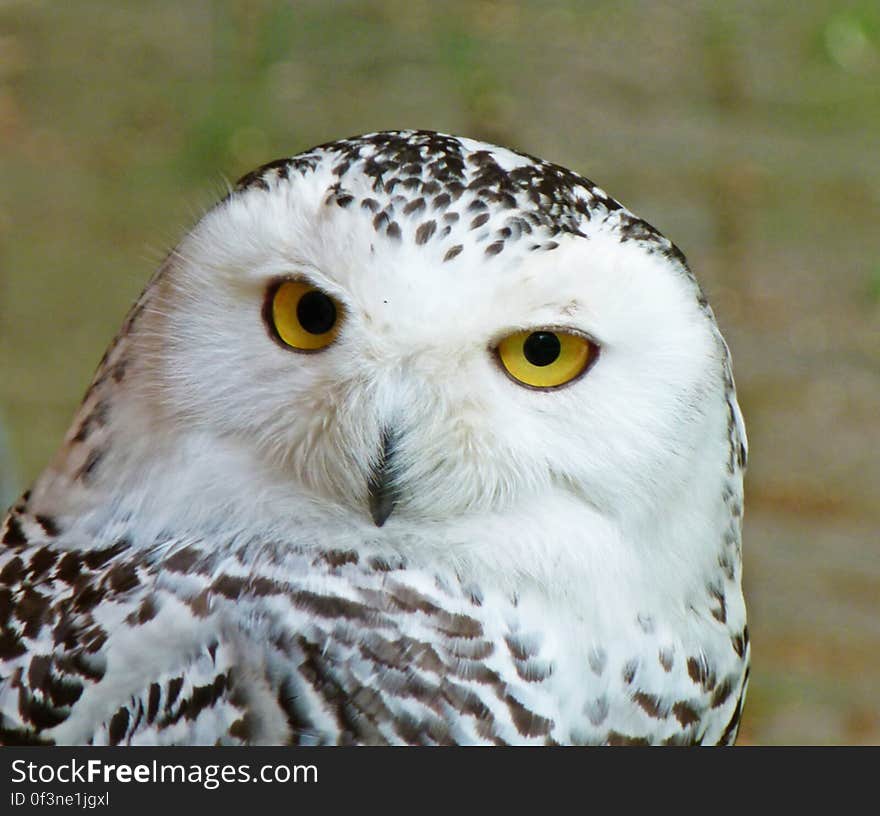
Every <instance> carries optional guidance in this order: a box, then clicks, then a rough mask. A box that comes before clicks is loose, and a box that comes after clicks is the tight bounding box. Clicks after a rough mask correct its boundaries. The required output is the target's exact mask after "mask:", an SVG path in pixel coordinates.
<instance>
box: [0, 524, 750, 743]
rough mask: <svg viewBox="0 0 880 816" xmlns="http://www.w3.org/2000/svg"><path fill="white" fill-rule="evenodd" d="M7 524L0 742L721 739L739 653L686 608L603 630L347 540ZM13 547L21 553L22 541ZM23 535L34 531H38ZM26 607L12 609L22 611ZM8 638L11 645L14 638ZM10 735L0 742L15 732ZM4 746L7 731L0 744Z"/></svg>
mask: <svg viewBox="0 0 880 816" xmlns="http://www.w3.org/2000/svg"><path fill="white" fill-rule="evenodd" d="M39 524H40V522H39V521H38V520H36V519H34V518H33V517H31V516H28V515H27V514H21V515H19V516H16V515H13V516H11V517H10V519H8V520H7V530H6V537H7V538H8V539H9V540H10V542H12V543H13V544H15V543H16V537H18V539H20V540H18V541H17V544H18V546H17V547H15V546H13V547H7V551H6V557H5V562H4V566H3V575H4V577H5V579H7V586H8V584H9V582H10V581H11V580H17V582H18V583H17V585H14V586H11V587H8V588H9V589H11V591H12V593H13V594H17V596H18V597H20V598H21V599H24V600H25V601H26V603H25V604H23V605H22V604H20V605H19V611H18V612H17V617H18V620H15V619H13V620H10V621H8V622H7V627H8V628H7V636H6V639H7V641H9V642H8V643H6V644H5V645H6V647H8V649H7V651H8V654H6V655H5V657H6V661H5V662H4V674H5V675H7V678H6V679H7V683H6V684H5V687H4V694H3V696H2V712H3V717H4V731H5V732H6V733H8V734H13V733H18V734H19V737H20V738H21V739H23V737H21V735H23V734H30V735H31V736H32V737H33V739H35V740H52V741H57V742H60V743H65V742H83V741H92V742H95V743H97V744H107V743H110V744H157V743H158V744H166V743H177V744H180V743H201V744H206V743H214V742H220V743H242V742H243V743H262V742H272V743H278V742H287V743H293V744H306V745H308V744H361V743H366V744H388V743H391V744H399V743H404V744H450V743H451V744H556V743H560V744H569V743H576V744H577V743H579V744H601V743H635V744H641V743H647V742H652V743H653V742H664V741H665V742H672V743H692V742H703V741H711V742H719V741H721V742H729V741H731V740H732V739H733V737H734V736H735V732H736V727H737V724H738V719H739V712H740V705H741V697H742V693H743V690H744V681H745V677H744V672H745V667H746V663H747V643H743V642H742V639H741V638H740V640H739V641H737V636H736V635H735V634H733V630H734V628H735V627H731V626H730V625H728V623H730V622H722V621H720V620H719V619H718V618H717V617H714V618H713V617H712V616H711V615H709V614H706V615H703V616H702V617H701V616H700V615H699V613H698V612H697V610H694V621H695V625H694V627H693V628H692V632H693V635H690V636H688V637H681V636H680V633H678V634H677V633H675V632H672V631H671V630H670V629H669V627H668V626H666V624H665V622H664V621H662V620H659V619H656V618H652V617H651V616H650V615H649V614H647V613H643V614H641V615H637V616H636V617H634V618H633V620H619V621H618V622H617V624H616V626H615V627H614V630H613V631H597V629H596V627H595V622H593V623H592V624H591V622H589V621H585V620H577V619H576V618H575V617H574V616H573V615H572V614H570V613H566V612H565V611H564V610H563V609H562V608H560V607H554V605H553V604H552V603H550V602H548V600H547V599H546V598H545V597H542V596H541V595H540V594H536V593H530V592H529V591H520V592H502V591H501V590H499V589H493V588H491V587H489V586H481V585H480V582H479V581H473V580H470V581H463V580H462V579H461V578H460V577H459V576H457V575H456V574H455V573H454V572H450V571H445V572H444V571H436V570H434V571H431V570H424V569H417V568H411V567H409V566H408V565H407V563H406V560H405V559H404V558H401V557H393V556H388V555H380V554H369V553H366V552H358V551H356V550H353V549H352V550H340V549H326V548H320V547H302V548H284V549H281V548H279V547H278V542H273V543H272V544H271V545H260V544H258V543H256V544H255V543H254V542H248V543H247V544H245V545H242V546H241V547H240V548H238V549H237V550H235V549H233V550H231V551H228V552H226V553H224V554H222V555H218V554H217V553H216V552H212V551H211V549H210V548H208V547H207V546H206V545H205V544H204V543H201V542H191V543H186V544H185V543H181V542H177V541H175V542H173V543H170V544H169V543H166V544H165V545H162V557H161V558H160V559H159V558H156V557H155V556H153V557H150V556H146V557H145V554H144V552H143V551H137V552H135V551H133V550H131V549H129V548H127V547H126V546H125V545H124V543H119V542H118V541H117V542H116V543H115V544H110V543H108V546H106V547H92V548H89V549H87V550H82V551H80V550H76V549H71V548H70V544H69V542H64V541H63V537H62V542H61V547H58V548H57V549H56V546H55V545H54V544H53V542H52V541H51V539H50V538H49V537H48V536H46V534H45V530H42V531H41V529H40V527H39ZM27 538H30V539H31V540H29V541H26V540H25V539H27ZM41 539H42V540H41ZM22 607H23V608H24V611H25V612H26V611H27V610H30V612H29V615H26V614H23V609H22ZM25 647H26V648H25ZM7 739H10V740H13V738H12V737H7ZM13 741H14V740H13Z"/></svg>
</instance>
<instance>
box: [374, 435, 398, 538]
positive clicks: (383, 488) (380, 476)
mask: <svg viewBox="0 0 880 816" xmlns="http://www.w3.org/2000/svg"><path fill="white" fill-rule="evenodd" d="M393 456H394V438H393V436H392V434H391V432H390V431H388V430H385V431H383V433H382V450H381V452H380V453H379V461H378V462H376V467H375V468H373V472H372V474H371V476H370V481H369V483H368V485H367V489H368V491H369V495H370V515H371V516H372V517H373V521H374V522H375V523H376V526H377V527H381V526H382V525H383V524H384V523H385V522H386V521H387V520H388V516H390V515H391V511H392V510H394V505H395V503H396V502H397V490H396V488H395V485H394V480H393V476H392V472H391V460H392V458H393Z"/></svg>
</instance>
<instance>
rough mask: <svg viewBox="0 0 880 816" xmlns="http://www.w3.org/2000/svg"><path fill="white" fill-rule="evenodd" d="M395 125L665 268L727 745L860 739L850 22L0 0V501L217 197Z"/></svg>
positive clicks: (687, 5) (870, 265)
mask: <svg viewBox="0 0 880 816" xmlns="http://www.w3.org/2000/svg"><path fill="white" fill-rule="evenodd" d="M403 127H421V128H430V129H434V130H443V131H448V132H453V133H459V134H464V135H470V136H475V137H482V138H485V139H488V140H491V141H497V142H500V143H503V144H507V145H510V146H513V147H517V148H520V149H523V150H526V151H527V152H530V153H535V154H538V155H540V156H543V157H545V158H548V159H551V160H553V161H556V162H559V163H561V164H564V165H567V166H570V167H572V168H574V169H577V170H579V171H580V172H582V173H583V174H585V175H587V176H589V177H590V178H592V179H594V180H595V181H596V182H597V183H599V184H600V185H601V186H602V187H604V188H605V189H607V190H608V191H609V192H610V193H611V194H612V195H614V196H615V197H617V198H619V199H620V200H621V201H622V202H623V203H624V204H626V205H627V206H629V207H630V208H631V209H633V210H635V211H636V212H637V213H638V214H640V215H641V216H643V217H645V218H646V219H647V220H649V221H651V222H652V223H653V224H655V225H656V226H657V227H658V228H660V229H661V230H662V231H664V232H665V233H666V234H667V235H669V236H670V237H671V238H672V239H673V240H675V241H676V242H677V243H678V244H679V245H680V246H681V247H682V249H683V250H684V251H685V252H686V254H687V255H688V258H689V259H690V262H691V265H692V267H693V268H694V270H695V272H696V273H697V275H698V276H699V277H700V279H701V280H702V282H703V284H704V286H705V288H706V290H707V292H708V294H709V297H710V301H711V302H712V304H713V306H714V308H715V311H716V314H717V316H718V320H719V322H720V324H721V327H722V329H723V331H724V333H725V335H726V337H727V339H728V341H729V343H730V345H731V348H732V351H733V355H734V363H735V372H736V376H737V383H738V387H739V394H740V401H741V403H742V406H743V410H744V413H745V416H746V420H747V423H748V428H749V435H750V439H751V448H752V454H751V466H750V470H749V473H748V477H747V483H746V539H745V559H746V561H745V571H746V590H747V594H748V600H749V604H750V627H751V631H752V636H753V648H754V653H753V672H752V683H751V688H750V691H749V699H748V705H747V707H746V714H745V718H744V725H743V731H742V737H741V741H742V742H747V743H780V742H786V743H801V742H805V743H842V742H848V743H880V706H878V703H877V699H878V698H877V691H878V688H880V614H878V612H880V536H878V529H880V4H878V3H877V2H876V0H871V1H870V2H862V3H858V2H856V3H851V4H843V3H839V2H838V3H833V2H814V1H813V0H804V1H803V2H800V3H789V2H784V1H783V0H778V1H777V2H742V1H741V2H737V3H729V4H722V3H711V2H705V3H696V2H663V3H653V2H641V3H635V2H621V0H616V1H615V2H592V3H587V2H518V3H507V2H488V0H480V1H477V0H467V2H428V1H426V0H404V1H401V2H394V1H392V2H327V1H326V0H325V1H323V2H322V1H321V0H315V1H314V2H289V3H281V2H268V1H266V2H254V1H253V0H249V2H186V3H180V2H144V3H141V2H130V1H129V2H103V3H100V2H88V1H87V0H78V2H76V3H59V2H16V1H15V0H2V2H0V414H3V415H4V416H5V423H6V426H7V430H8V436H9V447H10V449H11V458H12V460H13V461H14V470H12V469H11V468H8V467H7V469H6V470H5V471H4V472H3V473H2V478H6V479H7V480H8V481H9V485H8V487H7V489H8V490H11V491H17V490H19V489H22V488H23V487H24V486H26V485H27V484H28V483H29V482H30V481H31V480H32V479H33V477H34V476H35V475H36V474H37V473H38V472H39V471H40V469H41V468H42V467H43V466H44V464H45V463H46V462H47V460H48V459H49V457H50V455H51V454H52V452H53V450H54V449H55V447H56V446H57V444H58V443H59V441H60V439H61V437H62V434H63V432H64V430H65V428H66V425H67V423H68V421H69V418H70V416H71V414H72V412H73V410H74V408H75V406H76V404H77V402H78V400H79V398H80V396H81V394H82V393H83V391H84V390H85V387H86V385H87V383H88V381H89V378H90V376H91V373H92V371H93V369H94V366H95V364H96V362H97V360H98V359H99V358H100V356H101V354H102V352H103V349H104V347H105V345H106V344H107V342H108V341H109V340H110V339H111V338H112V337H113V335H114V334H115V332H116V329H117V328H118V326H119V324H120V323H121V320H122V318H123V316H124V314H125V312H126V310H127V308H128V306H129V304H130V303H131V301H132V300H133V298H135V297H136V295H137V294H138V292H139V290H140V289H141V287H142V286H143V284H144V283H145V281H146V280H147V278H148V276H149V275H150V273H151V271H152V269H153V267H154V266H155V265H156V263H157V261H158V259H159V258H161V256H162V255H163V253H164V252H165V251H166V250H167V249H168V248H169V247H170V246H172V245H173V244H174V243H175V242H176V241H177V239H178V238H179V236H180V235H181V233H182V231H183V230H185V229H186V227H187V226H188V225H189V224H191V223H192V222H193V220H194V219H196V218H197V217H198V215H199V213H200V212H201V211H203V210H204V208H206V207H207V206H209V205H210V203H211V202H213V201H214V200H215V199H216V198H217V197H219V196H220V195H222V194H223V193H224V192H225V190H226V184H227V181H229V180H234V179H236V178H237V177H238V176H239V175H240V174H242V173H244V172H245V171H247V170H249V169H251V168H252V167H253V166H255V165H257V164H260V163H262V162H264V161H267V160H269V159H273V158H276V157H279V156H286V155H292V154H294V153H296V152H298V151H300V150H302V149H305V148H307V147H309V146H311V145H313V144H316V143H319V142H323V141H327V140H331V139H335V138H339V137H342V136H347V135H351V134H355V133H361V132H366V131H370V130H377V129H384V128H403ZM2 445H3V443H2V441H0V447H2ZM2 489H3V487H2V483H0V490H2Z"/></svg>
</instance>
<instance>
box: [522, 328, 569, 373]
mask: <svg viewBox="0 0 880 816" xmlns="http://www.w3.org/2000/svg"><path fill="white" fill-rule="evenodd" d="M560 351H562V344H561V343H560V342H559V338H558V337H557V336H556V335H555V334H553V332H532V333H531V334H530V335H529V336H528V337H527V338H526V342H525V343H523V354H524V355H525V357H526V359H527V360H528V361H529V362H530V363H531V364H532V365H533V366H546V365H550V363H552V362H555V361H556V359H557V358H558V357H559V352H560Z"/></svg>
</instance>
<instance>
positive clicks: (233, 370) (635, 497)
mask: <svg viewBox="0 0 880 816" xmlns="http://www.w3.org/2000/svg"><path fill="white" fill-rule="evenodd" d="M128 334H129V340H130V342H131V344H132V348H133V351H132V357H133V359H134V360H136V361H137V365H136V368H137V372H138V373H137V382H138V387H137V388H133V389H132V390H131V397H130V399H131V400H132V405H131V410H138V411H140V412H141V413H143V414H145V415H147V416H148V417H149V420H150V423H151V427H153V428H154V429H155V433H151V434H150V435H149V437H148V438H149V442H148V443H145V442H144V441H143V438H141V440H140V442H139V441H138V440H136V439H134V438H132V439H130V440H129V443H130V445H137V444H141V445H142V446H143V445H145V444H146V445H148V446H149V447H150V448H151V449H159V448H162V447H163V446H164V447H165V448H167V449H174V450H177V451H185V452H186V453H185V456H184V457H183V458H182V459H181V462H180V464H179V467H180V468H182V469H183V470H186V469H188V468H193V467H198V466H199V465H197V464H194V463H198V462H201V463H202V465H201V467H203V472H208V476H210V477H211V478H213V479H214V480H215V481H216V482H226V481H228V480H230V479H231V480H233V481H234V480H235V479H241V480H253V483H254V484H257V483H259V484H260V485H263V486H271V489H272V490H274V491H276V493H277V494H284V493H286V494H289V495H296V496H298V497H301V498H303V499H304V500H306V501H307V502H309V503H310V505H311V506H313V507H318V508H324V509H325V510H326V512H332V513H335V514H337V515H343V516H347V517H350V518H352V519H357V520H359V522H363V523H365V524H370V525H373V526H376V527H380V526H384V528H385V530H386V531H388V530H392V531H393V530H394V529H395V527H397V528H398V529H403V528H404V527H405V525H407V524H413V523H415V524H418V525H421V526H422V527H424V526H425V525H431V524H435V523H442V522H443V521H444V520H447V519H451V518H462V517H471V516H474V515H479V514H497V513H499V512H506V511H508V510H509V509H510V508H513V507H517V508H522V507H531V508H535V509H536V511H539V510H540V508H541V507H551V506H554V505H555V504H558V503H559V502H564V503H567V504H568V505H576V506H579V507H583V508H584V509H585V511H588V512H590V513H593V514H597V515H599V516H601V517H604V518H607V519H612V520H623V519H630V520H637V521H638V523H642V524H650V523H653V522H652V519H654V518H656V516H657V514H658V512H660V510H661V508H663V511H664V512H666V509H668V508H669V507H670V506H674V505H676V503H682V505H683V506H684V505H688V506H691V507H695V506H696V505H697V504H698V503H699V502H698V497H699V496H700V495H701V494H702V493H703V492H706V491H708V490H710V488H707V487H706V481H707V474H715V473H717V472H719V471H722V470H723V469H724V468H725V463H727V461H728V459H729V456H730V445H731V441H730V433H729V428H730V424H731V421H732V420H731V411H732V410H733V409H732V408H731V400H732V399H733V404H735V398H732V397H731V393H732V381H731V379H730V375H729V367H728V356H727V349H726V347H725V345H724V342H723V340H722V339H721V337H720V334H719V332H718V330H717V327H716V325H715V322H714V319H713V316H712V313H711V311H710V309H709V308H708V306H707V304H706V301H705V299H704V298H703V296H702V294H701V292H700V289H699V287H698V285H697V284H696V282H695V280H694V279H693V277H692V275H691V274H690V272H689V271H688V268H687V265H686V263H685V260H684V257H683V256H682V254H681V253H680V252H679V251H678V250H677V249H676V247H675V246H674V245H673V244H671V243H670V242H669V241H668V240H667V239H665V238H664V237H662V236H661V235H660V234H659V233H658V232H657V231H656V230H655V229H654V228H652V227H651V226H649V225H648V224H647V223H645V222H644V221H642V220H640V219H639V218H637V217H635V216H634V215H632V214H631V213H630V212H628V211H627V210H626V209H624V208H623V207H622V206H621V205H620V204H618V203H617V202H616V201H615V200H614V199H612V198H610V197H609V196H608V195H607V194H606V193H605V192H604V191H603V190H601V189H600V188H599V187H597V186H596V185H594V184H593V183H592V182H591V181H589V180H587V179H585V178H583V177H581V176H579V175H577V174H575V173H573V172H571V171H569V170H566V169H564V168H561V167H559V166H556V165H553V164H550V163H548V162H545V161H542V160H539V159H536V158H534V157H531V156H527V155H524V154H521V153H516V152H513V151H510V150H507V149H504V148H500V147H495V146H492V145H488V144H483V143H480V142H477V141H473V140H470V139H464V138H457V137H452V136H445V135H441V134H437V133H432V132H426V131H407V132H387V133H374V134H370V135H366V136H361V137H356V138H352V139H347V140H344V141H339V142H334V143H331V144H327V145H323V146H321V147H317V148H315V149H313V150H310V151H309V152H307V153H304V154H302V155H299V156H297V157H295V158H291V159H284V160H280V161H276V162H272V163H271V164H268V165H265V166H264V167H261V168H260V169H258V170H256V171H254V172H253V173H250V174H249V175H247V176H246V177H244V178H243V179H242V180H241V181H240V182H239V183H238V185H237V186H236V187H235V189H234V190H233V191H232V192H230V194H229V195H228V196H227V197H226V198H225V199H224V200H223V201H222V202H221V203H219V204H218V205H217V206H216V207H214V208H213V209H212V210H211V211H210V212H208V213H207V214H206V215H205V216H204V217H203V218H202V220H201V221H200V222H199V223H198V224H197V225H196V226H195V228H194V229H193V230H192V231H191V232H190V233H189V234H188V235H187V236H186V238H185V239H184V240H183V242H182V243H181V244H180V246H179V247H178V248H177V249H176V250H175V251H174V252H173V253H172V254H171V255H170V256H169V258H168V259H167V261H166V263H165V264H164V266H163V268H162V269H161V270H160V273H159V274H158V275H157V277H156V278H155V279H154V281H153V282H152V284H151V286H150V287H149V288H148V290H147V293H146V295H145V298H144V301H143V303H142V304H141V306H140V308H139V310H138V312H137V319H136V320H133V321H132V325H131V326H130V328H129V332H128ZM158 439H161V440H162V441H157V440H158ZM221 457H228V461H229V462H234V463H235V465H234V466H233V467H231V468H229V467H224V468H223V471H224V473H225V474H226V475H224V476H223V477H222V478H221V477H219V476H217V474H218V473H219V472H220V470H221V468H219V466H215V465H214V464H213V463H214V462H217V461H219V459H220V458H221ZM224 461H226V460H224ZM230 474H237V475H230ZM203 475H204V473H203ZM206 478H207V477H206ZM208 481H210V479H208ZM711 481H712V484H714V485H715V486H716V489H715V494H716V495H717V479H715V478H714V475H713V477H712V480H711ZM206 483H207V482H206ZM198 489H199V490H207V491H208V492H210V489H209V488H204V487H200V488H198ZM267 489H268V488H267ZM221 493H222V491H221ZM218 495H220V493H218ZM707 500H708V499H707ZM713 500H714V499H713ZM687 512H690V513H696V512H699V511H698V510H694V509H691V510H688V511H687Z"/></svg>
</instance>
